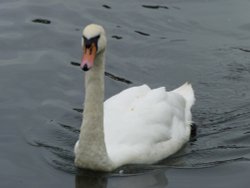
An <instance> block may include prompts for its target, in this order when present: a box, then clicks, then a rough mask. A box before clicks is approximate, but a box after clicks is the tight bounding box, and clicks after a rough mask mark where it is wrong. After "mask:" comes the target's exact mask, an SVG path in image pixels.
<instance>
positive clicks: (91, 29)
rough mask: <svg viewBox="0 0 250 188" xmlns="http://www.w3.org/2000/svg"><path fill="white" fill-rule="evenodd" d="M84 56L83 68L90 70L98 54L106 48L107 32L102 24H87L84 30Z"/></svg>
mask: <svg viewBox="0 0 250 188" xmlns="http://www.w3.org/2000/svg"><path fill="white" fill-rule="evenodd" d="M82 48H83V58H82V63H81V68H82V70H84V71H88V70H89V69H91V67H93V66H94V61H95V58H96V56H98V55H99V54H100V53H103V52H104V50H105V48H106V34H105V31H104V29H103V27H102V26H100V25H96V24H90V25H87V26H86V27H85V28H84V29H83V32H82Z"/></svg>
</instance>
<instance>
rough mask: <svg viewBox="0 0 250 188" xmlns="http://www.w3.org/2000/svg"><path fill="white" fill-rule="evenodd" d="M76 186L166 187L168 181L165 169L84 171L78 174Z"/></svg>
mask: <svg viewBox="0 0 250 188" xmlns="http://www.w3.org/2000/svg"><path fill="white" fill-rule="evenodd" d="M75 183H76V188H108V187H109V188H144V187H152V188H153V187H157V188H163V187H164V188H166V187H167V184H168V181H167V177H166V175H165V171H164V170H152V171H150V172H145V173H141V174H133V175H131V174H130V175H129V174H127V175H126V174H122V175H118V174H117V175H109V174H104V173H98V172H93V171H85V170H84V171H82V170H81V172H80V173H78V174H77V175H76V179H75Z"/></svg>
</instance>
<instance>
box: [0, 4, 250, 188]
mask: <svg viewBox="0 0 250 188" xmlns="http://www.w3.org/2000/svg"><path fill="white" fill-rule="evenodd" d="M249 7H250V1H248V0H238V1H234V0H211V1H201V0H200V1H198V0H168V1H160V0H156V1H148V0H146V1H142V0H139V1H132V0H128V1H122V0H117V1H115V2H112V1H97V0H92V1H80V0H73V1H66V0H60V1H59V0H50V1H49V0H44V1H40V2H39V1H31V0H19V1H15V0H8V1H7V0H2V1H1V2H0V16H1V20H0V44H1V45H0V122H1V123H0V126H1V131H0V168H1V170H0V187H10V188H12V187H27V188H29V187H37V188H39V187H41V188H42V187H53V188H54V187H62V188H64V187H65V188H66V187H67V188H69V187H78V188H79V187H108V188H113V187H124V188H127V187H130V188H131V187H136V188H140V187H143V188H144V187H152V188H158V187H159V188H162V187H169V188H177V187H178V188H185V187H187V188H189V187H192V188H195V187H203V188H210V187H213V188H216V187H218V188H224V187H226V188H231V187H240V188H245V187H246V188H247V187H248V186H249V183H250V180H249V174H250V162H249V159H250V84H249V83H250V19H249ZM92 22H95V23H98V24H101V25H103V26H104V27H105V29H106V31H107V34H108V51H107V63H106V65H107V66H106V71H107V72H108V73H109V74H107V76H106V98H108V97H110V96H112V95H113V94H115V93H117V92H119V91H121V90H123V89H125V88H127V87H130V86H133V85H139V84H143V83H146V84H148V85H150V86H151V87H158V86H165V87H166V88H168V89H169V90H171V89H173V88H175V87H178V86H179V85H181V84H182V83H184V82H186V81H189V82H191V83H192V84H193V87H194V89H195V94H196V98H197V102H196V104H195V106H194V108H193V116H194V117H193V119H194V121H195V123H196V125H197V127H198V130H197V137H196V138H194V139H192V140H191V141H190V142H189V143H188V144H187V145H186V146H185V147H184V148H183V149H182V150H181V151H180V152H178V153H177V154H175V155H174V156H172V157H170V158H169V159H166V160H164V161H162V162H160V163H159V164H156V165H152V166H130V167H122V168H121V169H118V170H117V171H116V172H114V173H111V174H98V173H93V172H77V171H76V169H75V168H74V165H73V159H74V156H73V152H72V150H73V146H74V143H75V141H76V139H77V138H78V130H79V126H80V123H81V112H80V111H81V109H82V103H83V96H84V91H83V76H84V75H83V72H82V71H81V70H80V69H79V67H78V66H74V64H75V63H74V62H80V59H81V47H80V37H81V29H82V28H83V27H84V26H85V25H87V24H89V23H92ZM72 62H73V63H72ZM110 74H112V75H115V76H118V77H121V78H124V79H126V80H127V81H125V82H124V79H123V80H120V81H119V80H117V79H114V76H112V75H111V76H110ZM128 81H130V82H132V84H129V82H128ZM119 172H120V173H119ZM121 172H123V173H121Z"/></svg>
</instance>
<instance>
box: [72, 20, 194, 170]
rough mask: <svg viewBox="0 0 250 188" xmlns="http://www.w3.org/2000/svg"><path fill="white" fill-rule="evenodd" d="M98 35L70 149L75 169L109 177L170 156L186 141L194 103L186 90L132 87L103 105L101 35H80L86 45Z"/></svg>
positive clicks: (92, 28)
mask: <svg viewBox="0 0 250 188" xmlns="http://www.w3.org/2000/svg"><path fill="white" fill-rule="evenodd" d="M98 35H99V36H100V38H99V40H98V43H97V46H98V51H97V55H96V58H95V62H94V66H93V67H92V68H91V70H89V71H88V72H87V73H86V74H85V89H86V90H85V93H86V94H85V105H84V118H83V122H82V126H81V131H80V137H79V141H77V142H76V144H75V148H74V152H75V155H76V157H75V164H76V166H78V167H82V168H90V169H94V170H104V171H110V170H113V169H115V168H117V167H119V166H121V165H125V164H135V163H137V164H139V163H140V164H142V163H147V164H149V163H155V162H157V161H159V160H161V159H164V158H166V157H168V156H170V155H172V154H173V153H175V152H176V151H178V150H179V149H180V148H181V147H182V146H183V145H184V144H185V143H186V142H187V141H188V140H189V136H190V129H191V127H190V124H191V122H192V115H191V107H192V105H193V104H194V101H195V97H194V92H193V89H192V86H191V84H188V83H186V84H184V85H182V86H181V87H179V88H177V89H175V90H173V91H169V92H167V91H166V90H165V88H164V87H161V88H157V89H151V88H149V87H148V86H147V85H142V86H138V87H132V88H129V89H126V90H124V91H122V92H120V93H119V94H117V95H115V96H113V97H111V98H109V99H108V100H106V101H105V102H104V104H103V102H102V100H103V93H104V62H105V61H104V59H105V48H106V36H105V31H104V29H103V28H102V27H101V26H98V25H95V24H91V25H88V26H87V27H86V28H85V29H84V30H83V36H84V37H85V38H88V39H89V40H91V38H93V37H96V36H98ZM82 45H83V47H84V43H82Z"/></svg>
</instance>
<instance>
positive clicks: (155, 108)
mask: <svg viewBox="0 0 250 188" xmlns="http://www.w3.org/2000/svg"><path fill="white" fill-rule="evenodd" d="M184 91H185V92H184ZM183 94H185V95H184V96H183ZM186 96H188V97H186ZM193 102H194V94H193V90H192V87H191V85H190V84H184V85H183V86H182V87H180V88H178V89H176V90H174V91H172V92H166V91H165V88H164V87H161V88H157V89H150V88H149V87H148V86H147V85H142V86H139V87H132V88H129V89H126V90H124V91H122V92H121V93H119V94H117V95H115V96H113V97H111V98H110V99H108V100H107V101H105V103H104V133H105V142H106V147H107V152H108V155H109V157H110V159H111V160H112V161H113V163H114V164H115V165H117V166H120V165H123V164H127V163H154V162H157V161H159V160H161V159H163V158H165V157H168V156H169V155H171V154H173V153H175V152H176V151H177V150H179V149H180V148H181V147H182V146H183V144H184V143H186V142H187V141H188V139H189V136H190V123H191V113H190V108H191V105H192V104H193ZM187 114H188V115H187Z"/></svg>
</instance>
